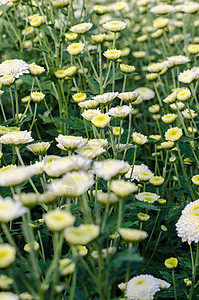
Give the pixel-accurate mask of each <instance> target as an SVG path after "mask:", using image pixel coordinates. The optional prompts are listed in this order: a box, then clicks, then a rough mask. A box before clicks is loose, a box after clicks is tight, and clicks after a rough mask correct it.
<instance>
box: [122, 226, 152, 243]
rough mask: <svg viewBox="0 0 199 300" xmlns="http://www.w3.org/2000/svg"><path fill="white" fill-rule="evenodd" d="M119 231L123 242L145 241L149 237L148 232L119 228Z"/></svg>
mask: <svg viewBox="0 0 199 300" xmlns="http://www.w3.org/2000/svg"><path fill="white" fill-rule="evenodd" d="M118 231H119V234H120V235H121V237H122V238H123V240H125V241H128V242H131V243H136V242H139V241H142V240H145V239H146V238H147V236H148V233H147V232H146V231H143V230H139V229H134V228H119V230H118Z"/></svg>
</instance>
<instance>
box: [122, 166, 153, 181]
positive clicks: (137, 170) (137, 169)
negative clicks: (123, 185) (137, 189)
mask: <svg viewBox="0 0 199 300" xmlns="http://www.w3.org/2000/svg"><path fill="white" fill-rule="evenodd" d="M131 172H132V168H130V170H129V171H128V173H126V174H125V177H126V178H130V176H131ZM143 172H151V171H150V170H149V168H148V167H147V166H146V165H144V164H141V165H135V166H134V168H133V173H132V178H131V180H137V181H139V180H140V179H139V177H138V174H139V173H143Z"/></svg>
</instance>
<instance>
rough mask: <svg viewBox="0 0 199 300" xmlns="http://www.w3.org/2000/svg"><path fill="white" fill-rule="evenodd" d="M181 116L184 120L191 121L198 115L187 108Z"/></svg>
mask: <svg viewBox="0 0 199 300" xmlns="http://www.w3.org/2000/svg"><path fill="white" fill-rule="evenodd" d="M182 115H183V117H184V118H185V119H187V120H191V119H194V118H195V117H197V115H198V114H197V113H196V112H195V111H194V110H193V109H188V108H187V109H185V110H183V111H182Z"/></svg>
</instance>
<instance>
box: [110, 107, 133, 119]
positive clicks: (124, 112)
mask: <svg viewBox="0 0 199 300" xmlns="http://www.w3.org/2000/svg"><path fill="white" fill-rule="evenodd" d="M132 110H133V108H132V107H131V106H128V105H123V106H117V107H112V108H111V109H110V110H109V112H108V114H109V115H110V116H113V117H116V118H125V117H127V116H128V115H129V114H130V113H131V112H132Z"/></svg>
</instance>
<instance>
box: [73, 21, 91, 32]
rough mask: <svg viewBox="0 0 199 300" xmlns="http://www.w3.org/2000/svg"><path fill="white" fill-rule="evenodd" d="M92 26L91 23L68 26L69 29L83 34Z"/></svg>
mask: <svg viewBox="0 0 199 300" xmlns="http://www.w3.org/2000/svg"><path fill="white" fill-rule="evenodd" d="M92 26H93V24H92V23H81V24H77V25H74V26H72V27H71V28H70V31H72V32H74V33H78V34H84V33H85V32H87V31H88V30H89V29H90V28H91V27H92Z"/></svg>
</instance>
